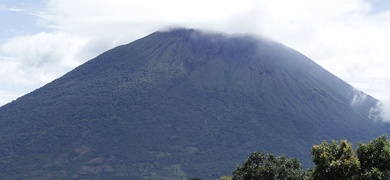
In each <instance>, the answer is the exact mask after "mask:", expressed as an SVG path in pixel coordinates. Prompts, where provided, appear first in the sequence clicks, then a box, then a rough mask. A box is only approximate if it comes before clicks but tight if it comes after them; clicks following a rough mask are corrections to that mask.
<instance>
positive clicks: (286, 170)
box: [233, 152, 305, 180]
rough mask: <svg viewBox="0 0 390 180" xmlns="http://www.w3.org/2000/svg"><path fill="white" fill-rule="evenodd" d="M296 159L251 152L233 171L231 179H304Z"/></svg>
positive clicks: (303, 173)
mask: <svg viewBox="0 0 390 180" xmlns="http://www.w3.org/2000/svg"><path fill="white" fill-rule="evenodd" d="M301 166H302V165H301V163H300V162H299V161H298V159H296V158H291V159H289V158H286V157H285V156H275V155H273V154H271V153H270V154H264V153H262V152H253V153H252V154H251V155H250V156H249V158H248V159H247V160H246V161H245V162H244V164H243V165H242V166H238V167H237V169H236V170H234V171H233V179H236V180H246V179H264V180H273V179H284V180H295V179H304V177H305V172H304V171H303V170H302V167H301Z"/></svg>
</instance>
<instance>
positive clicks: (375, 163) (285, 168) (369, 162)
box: [221, 135, 390, 180]
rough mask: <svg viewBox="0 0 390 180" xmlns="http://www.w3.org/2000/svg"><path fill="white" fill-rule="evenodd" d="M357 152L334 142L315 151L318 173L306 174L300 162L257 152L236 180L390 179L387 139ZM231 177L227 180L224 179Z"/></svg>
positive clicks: (344, 142) (237, 172) (237, 171)
mask: <svg viewBox="0 0 390 180" xmlns="http://www.w3.org/2000/svg"><path fill="white" fill-rule="evenodd" d="M356 154H357V156H356V155H355V152H354V151H353V148H352V145H351V143H349V142H347V140H341V141H340V143H338V142H337V141H335V140H333V141H332V143H331V144H329V143H328V142H326V141H324V142H322V143H321V144H320V145H314V146H313V147H312V158H313V162H314V164H315V166H314V169H308V170H306V171H304V170H303V169H302V167H301V164H300V162H299V160H298V159H296V158H286V157H285V156H284V155H282V156H275V155H273V154H272V153H269V154H264V153H262V152H253V153H252V154H251V155H250V156H249V158H248V159H247V160H246V161H245V162H244V163H243V164H242V165H241V166H238V167H237V168H236V169H235V170H234V171H233V176H232V179H233V180H252V179H264V180H279V179H280V180H281V179H284V180H304V179H307V180H309V179H310V180H366V179H372V180H377V179H378V180H379V179H389V178H390V165H389V162H390V141H389V140H388V138H387V136H386V135H382V136H380V137H378V138H375V139H373V140H372V141H371V142H369V143H368V144H363V143H360V144H359V145H358V149H357V151H356ZM229 178H231V177H228V176H223V177H221V180H222V179H229Z"/></svg>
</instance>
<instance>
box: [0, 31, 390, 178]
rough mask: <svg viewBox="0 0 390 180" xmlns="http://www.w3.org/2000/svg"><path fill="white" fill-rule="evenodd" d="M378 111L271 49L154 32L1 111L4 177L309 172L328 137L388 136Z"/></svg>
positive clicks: (245, 41) (231, 39)
mask: <svg viewBox="0 0 390 180" xmlns="http://www.w3.org/2000/svg"><path fill="white" fill-rule="evenodd" d="M357 94H360V95H363V97H365V98H361V99H360V101H358V102H359V103H355V102H357V101H356V97H360V96H357ZM354 98H355V100H354ZM376 103H377V100H376V99H374V98H372V97H370V96H368V95H364V93H362V92H358V91H356V90H354V89H353V87H351V86H350V85H348V84H347V83H345V82H343V81H342V80H340V79H339V78H337V77H335V76H333V75H332V74H330V73H329V72H327V71H326V70H324V69H323V68H321V67H320V66H318V65H317V64H315V63H314V62H313V61H311V60H310V59H308V58H307V57H305V56H303V55H302V54H300V53H298V52H296V51H294V50H292V49H289V48H287V47H285V46H283V45H281V44H278V43H275V42H272V41H270V40H265V39H259V38H254V37H251V36H244V35H237V36H231V35H221V34H213V33H203V32H200V31H196V30H191V29H176V30H172V31H168V32H156V33H153V34H151V35H149V36H146V37H144V38H142V39H139V40H137V41H134V42H132V43H130V44H127V45H123V46H119V47H116V48H114V49H112V50H109V51H107V52H105V53H103V54H102V55H100V56H98V57H96V58H95V59H92V60H90V61H88V62H87V63H85V64H83V65H81V66H80V67H78V68H76V69H75V70H73V71H71V72H69V73H68V74H66V75H64V76H63V77H61V78H59V79H57V80H55V81H53V82H51V83H49V84H47V85H46V86H44V87H42V88H40V89H38V90H36V91H34V92H32V93H30V94H27V95H25V96H23V97H21V98H19V99H18V100H16V101H14V102H12V103H10V104H7V105H5V106H3V107H1V108H0V169H2V170H3V171H4V172H6V173H2V174H1V175H0V177H2V178H12V179H17V178H31V179H34V178H36V179H45V178H46V179H53V178H66V179H69V178H76V179H77V178H93V179H96V178H101V179H106V178H112V179H188V178H191V177H200V178H207V179H212V178H217V177H220V176H221V175H225V174H230V171H231V170H233V169H234V168H235V167H236V165H237V164H240V163H241V162H242V161H243V160H244V159H245V158H246V157H247V156H248V155H249V153H250V152H252V151H257V150H261V151H271V152H274V153H276V154H280V153H284V154H287V155H289V156H295V157H298V158H300V159H302V160H303V161H304V163H305V165H306V166H309V165H310V148H311V146H312V145H313V144H316V143H320V142H321V141H322V140H324V139H327V140H329V139H340V138H347V139H348V140H349V141H352V142H355V143H357V142H358V141H359V140H364V141H365V140H369V139H371V138H373V137H377V136H378V135H380V134H382V133H386V132H388V130H387V129H388V127H387V125H384V124H381V123H379V122H374V121H373V120H370V119H369V118H368V116H369V111H370V109H371V108H372V107H374V106H375V105H376Z"/></svg>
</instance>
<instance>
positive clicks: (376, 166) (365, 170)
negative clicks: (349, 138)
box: [356, 135, 390, 179]
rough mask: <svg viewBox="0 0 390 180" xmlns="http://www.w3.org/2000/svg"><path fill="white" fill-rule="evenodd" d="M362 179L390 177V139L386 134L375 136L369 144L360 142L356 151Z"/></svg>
mask: <svg viewBox="0 0 390 180" xmlns="http://www.w3.org/2000/svg"><path fill="white" fill-rule="evenodd" d="M356 153H357V155H358V157H359V160H360V164H361V176H362V179H385V178H389V177H390V141H389V140H388V139H387V136H386V135H382V136H380V137H378V138H374V139H373V140H372V141H371V142H369V143H368V144H363V143H359V145H358V149H357V151H356Z"/></svg>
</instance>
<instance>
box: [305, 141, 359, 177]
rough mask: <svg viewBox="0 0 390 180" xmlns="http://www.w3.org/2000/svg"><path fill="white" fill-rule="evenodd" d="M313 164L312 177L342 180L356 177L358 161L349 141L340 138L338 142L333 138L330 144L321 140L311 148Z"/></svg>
mask: <svg viewBox="0 0 390 180" xmlns="http://www.w3.org/2000/svg"><path fill="white" fill-rule="evenodd" d="M311 154H312V158H313V162H314V164H315V167H314V170H313V172H312V175H311V177H312V179H318V180H322V179H323V180H336V179H337V180H343V179H358V178H359V176H358V174H359V171H360V162H359V160H358V158H357V157H356V156H355V153H354V151H353V148H352V145H351V143H349V142H347V140H341V141H340V144H339V143H338V142H337V141H335V140H333V141H332V143H331V144H329V143H328V142H327V141H323V142H322V143H321V144H320V145H314V146H313V148H312V153H311Z"/></svg>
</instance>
